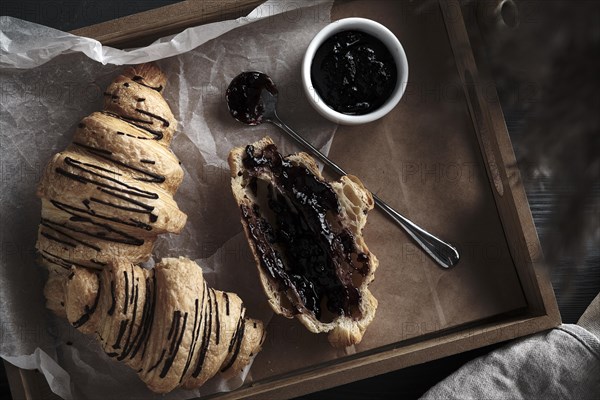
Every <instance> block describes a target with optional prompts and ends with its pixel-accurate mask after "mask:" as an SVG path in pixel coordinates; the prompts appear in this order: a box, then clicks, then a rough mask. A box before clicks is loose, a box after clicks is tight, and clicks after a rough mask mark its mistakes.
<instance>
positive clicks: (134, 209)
mask: <svg viewBox="0 0 600 400" xmlns="http://www.w3.org/2000/svg"><path fill="white" fill-rule="evenodd" d="M165 83H166V79H165V75H164V74H163V73H162V71H160V70H159V69H158V67H156V66H155V65H154V64H142V65H138V66H134V67H130V68H127V69H126V70H125V71H124V72H123V74H122V75H120V76H118V77H117V78H116V79H115V80H114V81H113V82H112V83H111V85H110V86H109V87H108V89H107V91H106V93H104V96H105V101H104V111H102V112H96V113H93V114H91V115H89V116H87V117H85V118H84V119H83V120H82V121H81V123H80V124H79V125H78V127H77V131H76V132H75V136H74V138H73V142H72V143H71V144H70V145H69V146H68V147H67V149H66V150H65V151H63V152H60V153H58V154H56V155H55V156H54V157H53V158H52V159H51V160H50V162H49V163H48V165H47V167H46V169H45V171H44V174H43V177H42V180H41V182H40V184H39V186H38V195H39V196H40V197H41V198H42V220H41V223H40V226H39V230H38V241H37V245H36V247H37V249H38V251H39V253H40V256H41V262H42V264H43V265H45V266H46V267H47V268H48V269H49V276H48V280H47V282H46V286H45V288H44V294H45V295H46V299H47V303H46V305H47V307H48V308H50V309H51V310H53V311H54V312H55V313H57V314H58V315H61V316H64V317H66V318H67V319H68V320H69V322H71V323H72V325H73V326H74V327H76V328H78V329H79V330H80V331H82V332H84V333H90V334H96V336H97V337H98V338H99V340H100V342H101V344H102V347H103V349H104V350H105V351H106V353H107V354H108V355H109V356H110V357H114V358H116V359H117V360H120V361H123V362H124V363H126V364H127V365H129V366H130V367H132V368H134V369H135V370H136V371H137V373H138V375H139V376H140V378H141V379H142V380H143V381H144V382H146V383H147V385H148V386H149V387H150V389H152V390H154V391H156V392H161V393H163V392H168V391H170V390H172V389H174V388H176V387H179V386H182V387H185V388H193V387H198V386H200V385H202V384H203V383H204V382H205V381H206V380H207V379H209V378H211V377H212V376H214V375H215V374H216V373H218V372H219V371H222V372H225V373H238V372H239V371H240V370H241V369H242V368H243V367H244V366H246V365H247V364H248V363H249V361H250V358H251V357H252V356H253V355H254V354H256V353H257V352H258V351H259V350H260V346H261V344H262V341H263V336H264V328H263V325H262V323H261V322H260V321H256V320H251V319H247V318H246V317H245V308H244V306H243V305H242V302H241V300H240V299H239V297H238V296H237V295H235V294H232V293H225V292H220V291H217V290H213V289H210V288H209V287H208V286H207V285H206V283H205V282H204V279H203V278H202V270H201V268H200V267H199V266H198V265H197V264H196V263H194V262H193V261H190V260H188V259H184V258H180V259H171V258H168V259H164V260H163V261H162V262H161V263H159V264H158V265H157V266H156V267H155V268H154V269H152V270H147V269H144V268H142V267H140V266H138V265H136V264H137V263H139V262H143V261H146V260H148V259H149V258H150V255H151V252H152V248H153V245H154V242H155V240H156V238H157V236H158V235H159V234H161V233H166V232H172V233H178V232H179V231H180V230H181V229H182V228H183V226H184V225H185V222H186V215H185V214H184V213H183V212H181V211H180V210H179V208H178V206H177V203H176V202H175V201H174V200H173V194H174V193H175V191H176V190H177V188H178V187H179V185H180V183H181V181H182V179H183V170H182V169H181V167H180V165H179V161H178V160H177V158H176V157H175V155H174V154H173V153H172V152H171V150H170V149H169V143H170V141H171V139H172V137H173V134H174V132H175V129H176V126H177V122H176V120H175V118H174V116H173V114H172V112H171V110H170V108H169V106H168V105H167V103H166V101H165V100H164V98H163V97H162V95H161V91H162V89H163V87H164V85H165Z"/></svg>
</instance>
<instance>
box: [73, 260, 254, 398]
mask: <svg viewBox="0 0 600 400" xmlns="http://www.w3.org/2000/svg"><path fill="white" fill-rule="evenodd" d="M65 309H66V313H67V318H68V320H69V322H70V323H71V324H72V325H73V326H75V327H76V328H78V329H79V330H80V331H82V332H84V333H94V334H96V336H97V337H98V339H99V340H100V341H101V343H102V347H103V349H104V351H105V352H106V353H107V354H108V356H109V357H114V358H116V359H117V360H120V361H122V362H124V363H125V364H127V365H128V366H129V367H131V368H133V369H134V370H136V371H137V374H138V375H139V377H140V378H141V379H142V380H143V381H144V382H145V383H146V384H147V385H148V387H149V388H150V389H152V390H153V391H155V392H159V393H165V392H168V391H171V390H173V389H174V388H176V387H179V386H182V387H184V388H193V387H197V386H200V385H202V384H203V383H204V382H205V381H206V380H207V379H209V378H210V377H212V376H213V375H215V374H216V373H218V372H219V371H220V372H223V373H225V374H228V373H229V374H233V373H238V372H240V370H241V369H242V368H243V367H244V366H245V365H247V364H248V362H249V360H250V358H251V357H252V356H253V355H254V354H256V353H257V352H258V351H260V347H261V345H262V342H263V339H264V328H263V324H262V322H260V321H258V320H253V319H248V318H246V317H245V312H246V309H245V307H244V305H243V304H242V301H241V300H240V298H239V297H238V296H237V295H235V294H233V293H226V292H221V291H219V290H214V289H211V288H209V287H208V285H207V284H206V282H205V281H204V279H203V277H202V269H201V268H200V267H199V266H198V264H196V263H195V262H193V261H191V260H189V259H186V258H183V257H182V258H179V259H176V258H166V259H163V260H162V262H160V263H159V264H157V265H156V267H155V268H154V269H151V270H148V269H144V268H142V267H139V266H136V265H133V264H128V263H122V262H119V263H115V264H110V266H109V267H107V268H105V269H104V270H103V271H102V272H100V273H98V272H96V271H93V270H89V269H85V268H77V267H74V268H73V270H72V272H71V274H70V275H69V278H68V280H67V282H66V291H65Z"/></svg>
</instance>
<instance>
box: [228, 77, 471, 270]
mask: <svg viewBox="0 0 600 400" xmlns="http://www.w3.org/2000/svg"><path fill="white" fill-rule="evenodd" d="M225 98H226V100H227V106H228V107H229V112H230V114H231V116H232V117H233V118H235V119H236V120H238V121H240V122H242V123H244V124H247V125H260V124H261V123H263V122H265V121H266V122H270V123H272V124H273V125H276V126H278V127H279V128H281V129H282V130H283V132H285V133H286V134H287V135H288V136H289V137H290V138H291V139H293V140H294V141H295V142H296V143H298V144H299V145H300V146H302V147H304V148H305V149H306V150H307V151H308V152H309V153H311V154H312V155H313V156H314V157H315V158H316V159H318V160H319V161H321V162H322V163H323V164H325V165H327V166H328V167H329V168H331V169H332V170H333V171H334V172H336V173H337V174H339V175H347V174H346V172H345V171H344V170H343V169H342V168H340V167H339V166H338V165H337V164H335V163H334V162H333V161H331V160H330V159H329V158H327V157H326V156H325V155H324V154H323V153H321V152H320V151H319V150H318V149H317V148H315V147H314V146H313V145H312V144H310V143H309V142H307V141H306V140H305V139H304V138H303V137H302V136H300V135H298V134H297V133H296V132H294V130H293V129H292V128H290V127H289V126H287V125H286V124H284V123H283V121H281V119H280V118H279V116H278V115H277V111H276V107H277V87H276V86H275V83H274V82H273V80H272V79H271V78H270V77H269V76H268V75H267V74H264V73H262V72H257V71H247V72H242V73H241V74H239V75H238V76H236V77H235V78H233V80H232V81H231V83H230V84H229V87H228V88H227V91H226V92H225ZM371 194H372V195H373V200H374V201H375V205H377V206H378V207H379V208H380V209H381V210H382V211H383V212H384V213H385V214H387V215H388V216H389V217H390V218H391V219H392V220H393V221H394V222H396V223H397V224H398V225H400V227H402V228H403V229H404V231H406V233H408V234H409V235H410V237H412V238H413V240H414V241H415V242H416V243H417V244H418V245H419V246H420V247H421V248H422V249H423V251H425V253H427V254H428V255H429V256H430V257H431V258H432V259H433V260H434V261H436V262H437V263H438V264H439V265H440V266H441V267H443V268H450V267H453V266H455V265H456V264H458V261H459V260H460V255H459V254H458V250H456V248H455V247H454V246H452V245H451V244H448V243H446V242H444V241H443V240H441V239H438V238H437V237H435V236H434V235H432V234H431V233H429V232H427V231H426V230H424V229H423V228H421V227H419V226H418V225H416V224H415V223H414V222H412V221H410V220H409V219H408V218H406V217H404V216H403V215H402V214H400V213H399V212H398V211H396V210H394V209H393V208H392V207H390V206H389V205H388V204H387V203H385V202H384V201H383V200H381V199H380V198H379V197H378V196H377V195H376V194H375V193H371Z"/></svg>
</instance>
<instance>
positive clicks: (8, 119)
mask: <svg viewBox="0 0 600 400" xmlns="http://www.w3.org/2000/svg"><path fill="white" fill-rule="evenodd" d="M330 9H331V1H311V2H292V1H269V2H267V3H265V4H263V5H261V6H260V7H258V8H256V9H255V10H254V11H253V12H252V13H250V14H249V15H248V16H247V17H244V18H239V19H237V20H232V21H225V22H220V23H213V24H208V25H204V26H199V27H194V28H190V29H187V30H186V31H184V32H182V33H180V34H178V35H176V36H174V37H171V38H165V39H162V40H158V41H156V42H155V43H154V44H152V45H150V46H148V47H145V48H140V49H135V50H128V51H123V50H117V49H113V48H109V47H104V46H102V45H101V44H100V43H98V42H97V41H95V40H92V39H88V38H83V37H77V36H74V35H71V34H69V33H65V32H60V31H58V30H55V29H51V28H48V27H44V26H40V25H36V24H33V23H29V22H26V21H21V20H18V19H14V18H9V17H1V18H0V96H1V102H0V104H1V105H0V154H1V158H0V168H1V170H0V179H1V180H0V245H1V259H0V289H1V291H0V304H2V308H1V309H0V321H1V326H0V339H1V341H0V343H1V345H0V356H2V358H4V359H5V360H7V361H9V362H11V363H12V364H14V365H16V366H18V367H21V368H27V369H33V368H37V369H39V370H40V371H41V372H42V373H43V374H44V376H45V377H46V379H47V381H48V383H49V385H50V387H51V389H52V390H53V392H54V393H56V394H58V395H60V396H61V397H63V398H67V399H71V398H73V399H107V398H110V399H119V398H123V399H125V398H127V399H137V398H139V399H148V398H153V397H156V398H158V397H160V398H165V399H186V398H192V397H196V396H200V395H206V394H210V393H215V392H218V391H226V390H233V389H235V388H237V387H239V386H240V385H241V384H242V383H243V381H244V379H247V378H248V376H247V374H250V375H251V374H252V369H251V368H248V369H247V370H246V371H245V373H244V374H243V375H241V376H238V377H236V378H233V379H231V380H229V381H224V380H223V379H220V378H215V379H213V380H211V381H209V383H207V384H206V385H205V386H203V387H202V388H200V389H199V390H194V391H184V390H176V391H174V392H172V393H170V394H168V395H166V396H158V395H155V394H153V393H152V392H150V391H149V390H148V389H147V388H146V387H145V385H144V384H143V383H142V382H141V381H140V380H139V379H138V378H137V375H136V374H135V372H134V371H132V370H130V369H129V368H128V367H126V366H125V365H122V364H120V363H117V362H114V361H113V360H111V359H109V358H108V357H106V356H105V355H104V353H103V352H102V350H101V349H100V346H99V345H98V343H97V342H96V340H95V339H94V338H93V337H92V336H86V335H83V334H81V333H79V332H78V331H76V330H75V329H73V328H72V327H71V326H69V324H68V323H67V322H66V321H64V320H62V319H60V318H57V317H55V316H54V315H53V314H52V313H51V312H49V311H48V310H47V309H46V308H45V307H44V296H43V292H42V291H43V286H44V282H45V271H44V270H43V268H41V267H39V266H38V265H36V262H35V260H36V253H35V248H34V246H35V241H36V235H37V226H38V223H39V218H40V201H39V199H38V198H37V197H36V196H35V189H36V184H37V182H38V181H39V179H40V177H41V172H42V170H43V168H44V165H45V164H46V162H47V161H48V160H49V159H50V157H51V156H52V155H53V154H54V153H56V152H58V151H60V150H62V149H64V148H65V147H66V145H67V144H68V143H69V142H70V141H71V138H72V135H73V132H74V128H75V126H76V125H77V123H78V122H79V120H80V119H81V118H83V117H84V116H86V115H88V114H89V113H91V112H93V111H97V110H100V109H101V107H102V93H103V91H104V89H105V88H106V86H107V85H108V84H109V83H110V82H111V81H112V79H114V78H115V77H116V76H117V75H118V74H119V72H120V71H121V70H122V67H120V66H119V65H121V64H135V63H142V62H147V61H158V63H159V65H160V67H161V68H162V69H163V70H164V71H165V72H166V73H167V75H168V86H167V88H166V90H165V92H164V95H165V97H166V98H167V101H168V102H169V104H170V106H171V108H172V110H173V112H174V114H175V116H176V118H177V119H178V121H179V129H178V133H177V136H176V137H175V139H174V140H173V143H172V149H173V151H174V152H175V154H176V155H177V156H178V157H179V158H180V160H181V162H182V166H183V168H184V170H185V178H184V181H183V183H182V185H181V188H180V189H179V191H178V193H177V195H176V196H175V199H176V200H177V202H178V204H179V206H180V208H181V209H182V210H183V211H184V212H185V213H186V214H187V215H188V222H187V225H186V227H185V229H184V230H183V232H182V233H181V234H180V235H165V236H164V237H162V238H161V239H160V240H159V242H158V244H157V246H156V249H155V252H154V259H159V258H161V257H166V256H171V257H176V256H187V257H190V258H192V259H195V260H196V261H197V262H198V263H199V264H200V265H201V266H202V268H203V270H204V273H205V277H206V278H207V280H208V281H209V283H211V284H213V285H214V286H215V287H216V288H219V289H223V290H230V291H235V292H237V293H238V294H239V295H240V296H241V297H242V299H243V300H244V301H245V303H246V305H247V306H248V315H250V316H253V317H255V318H260V319H262V320H263V321H265V322H268V321H269V319H270V317H271V314H272V313H271V311H270V309H269V308H268V306H267V305H266V302H265V299H264V294H263V293H262V291H261V290H260V285H259V283H258V278H257V276H256V272H255V266H254V262H253V260H252V257H251V256H250V253H249V250H248V247H247V244H246V243H245V240H244V239H243V238H242V237H241V235H242V234H241V225H240V223H239V210H238V209H237V207H236V205H235V203H234V201H233V198H232V196H231V193H230V187H229V171H228V167H227V164H226V158H227V154H228V152H229V150H230V149H231V148H232V147H234V146H242V145H245V144H247V143H250V142H252V141H254V140H257V139H259V138H261V137H262V136H264V135H266V134H268V135H270V136H272V137H273V139H274V140H275V141H276V142H277V143H278V144H279V147H280V149H281V151H282V152H292V151H297V150H298V149H297V148H296V147H294V146H293V145H292V143H290V142H289V141H287V140H285V139H283V138H282V136H281V134H280V133H279V132H278V131H277V128H275V127H273V126H265V125H263V126H257V127H247V126H244V125H242V124H241V123H238V122H236V121H234V120H233V119H232V118H231V117H230V116H229V114H228V111H227V107H226V104H225V100H224V91H225V89H226V87H227V85H228V83H229V82H230V81H231V79H232V78H233V77H234V76H236V75H237V74H238V73H240V72H242V71H246V70H260V71H263V72H266V73H268V74H269V75H271V77H272V78H273V79H274V81H275V82H276V84H277V85H278V88H279V93H280V95H279V100H280V104H279V107H278V109H279V114H280V116H281V117H282V119H284V120H285V121H286V122H288V124H289V125H290V126H292V127H294V128H296V129H297V131H298V132H299V133H301V134H302V135H303V136H304V137H305V138H307V139H308V140H310V141H311V142H312V143H314V144H315V145H316V146H317V147H320V148H321V150H323V151H324V152H327V151H328V149H329V145H330V144H331V140H332V138H333V135H334V133H335V130H336V126H335V125H334V124H332V123H330V122H328V121H326V120H324V119H323V118H321V117H319V116H318V115H317V113H316V112H314V111H313V110H312V109H310V106H309V104H308V102H307V101H306V99H305V97H304V95H303V93H302V90H301V85H300V62H301V59H302V56H303V52H304V50H305V49H306V47H307V46H308V43H309V42H310V40H311V39H312V37H313V36H314V35H315V34H316V33H317V32H318V30H319V29H321V28H322V27H323V26H324V25H326V24H327V23H329V21H330ZM306 115H310V118H306ZM248 370H249V371H248Z"/></svg>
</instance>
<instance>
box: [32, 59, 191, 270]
mask: <svg viewBox="0 0 600 400" xmlns="http://www.w3.org/2000/svg"><path fill="white" fill-rule="evenodd" d="M165 81H166V80H165V76H164V74H163V73H162V72H161V71H160V70H159V69H158V68H157V67H156V66H154V65H153V64H143V65H141V66H134V67H130V68H128V69H127V70H125V72H124V73H123V74H122V75H120V76H118V77H117V78H116V79H115V80H114V81H113V82H112V83H111V84H110V86H109V87H108V88H107V90H106V92H105V93H104V94H105V96H104V97H105V98H104V111H102V112H96V113H93V114H91V115H89V116H87V117H85V118H84V119H83V120H82V121H81V122H80V123H79V124H78V126H77V130H76V132H75V137H74V140H73V142H72V143H71V145H70V146H69V147H67V149H66V150H65V151H63V152H61V153H58V154H56V155H55V156H54V157H53V158H52V160H50V162H49V164H48V166H47V167H46V170H45V172H44V176H43V178H42V180H41V182H40V184H39V187H38V195H39V196H40V197H41V198H42V199H43V201H42V206H43V207H42V222H41V224H40V228H39V235H38V243H37V248H38V250H39V251H40V254H41V256H42V263H43V264H45V265H46V266H48V267H49V268H50V269H52V270H55V271H57V272H58V273H66V271H67V270H68V269H69V268H70V266H71V265H76V266H82V267H87V268H92V269H102V268H103V267H104V265H106V263H107V262H109V261H111V260H113V259H114V258H115V257H119V258H120V259H121V260H122V261H126V262H132V263H135V262H143V261H146V260H147V259H148V258H149V256H150V252H151V250H152V246H153V243H154V241H155V240H156V237H157V236H158V235H159V234H161V233H166V232H172V233H177V232H179V231H180V230H181V229H182V227H183V225H184V224H185V221H186V216H185V214H183V213H182V212H181V211H180V210H179V208H178V207H177V204H176V203H175V201H174V200H173V194H174V193H175V191H176V190H177V188H178V186H179V184H180V183H181V180H182V177H183V171H182V169H181V167H180V166H179V161H178V160H177V158H176V157H175V156H174V155H173V153H172V152H171V151H170V150H169V144H170V141H171V139H172V137H173V134H174V132H175V129H176V127H177V122H176V120H175V118H174V116H173V114H172V112H171V110H170V109H169V106H168V105H167V103H166V102H165V100H164V98H163V97H162V95H161V93H160V91H161V90H162V88H163V87H164V85H165ZM140 139H142V140H140Z"/></svg>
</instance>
